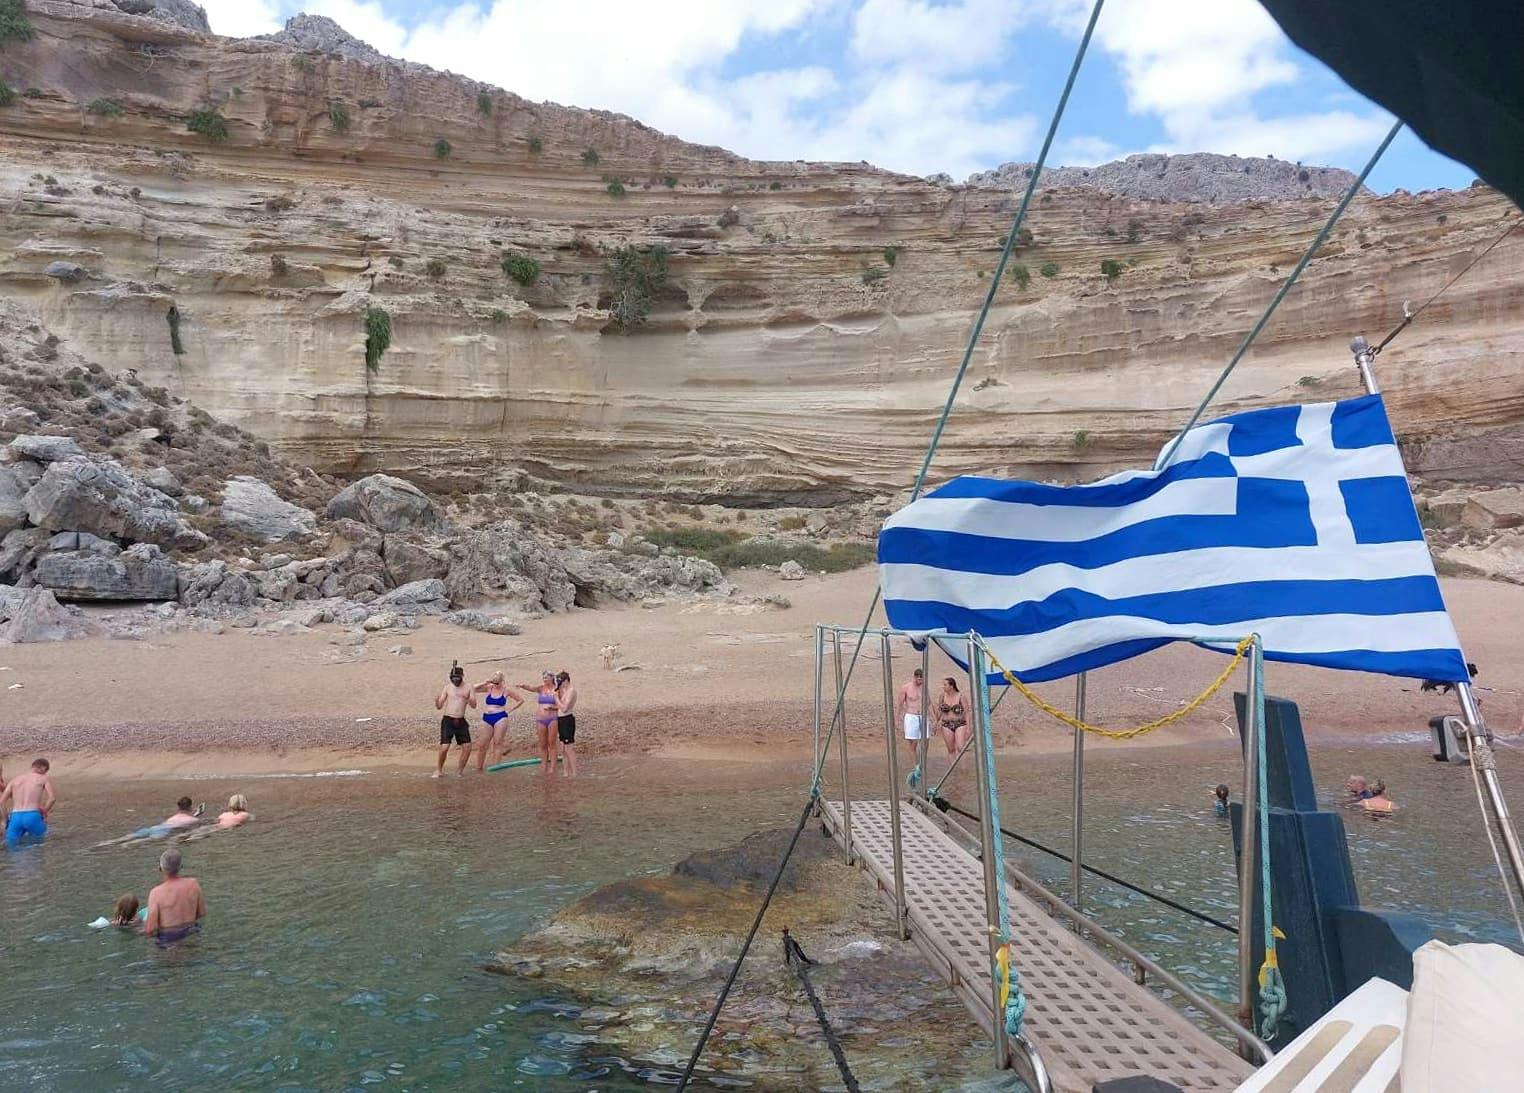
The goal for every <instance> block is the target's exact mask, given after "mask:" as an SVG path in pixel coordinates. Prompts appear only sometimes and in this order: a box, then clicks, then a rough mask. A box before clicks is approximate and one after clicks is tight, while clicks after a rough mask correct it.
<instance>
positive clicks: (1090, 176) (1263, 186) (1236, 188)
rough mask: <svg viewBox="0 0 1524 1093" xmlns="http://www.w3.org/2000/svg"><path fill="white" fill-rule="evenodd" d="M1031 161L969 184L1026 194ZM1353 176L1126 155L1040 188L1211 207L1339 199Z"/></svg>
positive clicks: (1047, 173)
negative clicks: (1308, 199) (1255, 202)
mask: <svg viewBox="0 0 1524 1093" xmlns="http://www.w3.org/2000/svg"><path fill="white" fill-rule="evenodd" d="M1036 166H1037V165H1036V164H1035V163H1003V164H1001V165H1000V166H999V167H997V168H995V169H994V170H993V171H980V172H979V173H977V174H973V175H969V176H968V185H970V186H977V187H980V188H990V189H998V190H1017V191H1023V192H1024V191H1025V190H1026V187H1027V183H1028V181H1029V180H1030V179H1031V177H1032V170H1033V168H1035V167H1036ZM1354 181H1355V176H1354V175H1352V174H1350V172H1348V171H1345V170H1341V169H1340V168H1338V167H1314V166H1311V165H1308V166H1303V165H1302V164H1300V163H1287V162H1286V161H1285V160H1281V159H1273V158H1268V157H1267V158H1259V157H1255V156H1248V157H1243V156H1220V155H1216V154H1214V153H1211V152H1191V153H1187V154H1185V155H1176V156H1169V155H1162V154H1160V153H1157V152H1150V153H1145V154H1141V155H1135V156H1128V157H1127V158H1126V159H1122V160H1117V161H1115V162H1113V163H1103V164H1101V165H1100V166H1098V167H1048V168H1045V169H1044V170H1043V173H1042V177H1041V178H1040V179H1038V181H1037V188H1038V189H1039V190H1051V189H1057V188H1070V187H1073V188H1077V189H1085V190H1099V191H1101V192H1102V193H1107V194H1115V195H1116V196H1118V197H1130V198H1135V199H1137V200H1140V201H1171V202H1175V201H1182V202H1192V203H1197V202H1201V203H1206V204H1212V205H1222V204H1232V203H1237V202H1242V201H1295V200H1297V199H1298V198H1303V197H1313V196H1316V197H1325V198H1339V197H1342V196H1344V194H1345V193H1346V192H1347V191H1348V190H1349V188H1350V186H1351V185H1353V183H1354Z"/></svg>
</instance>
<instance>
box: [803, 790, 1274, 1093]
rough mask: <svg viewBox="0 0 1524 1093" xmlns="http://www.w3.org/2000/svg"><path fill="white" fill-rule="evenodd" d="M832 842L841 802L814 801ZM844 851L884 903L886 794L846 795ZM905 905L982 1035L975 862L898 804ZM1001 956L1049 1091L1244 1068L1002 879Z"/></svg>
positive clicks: (1205, 1080) (888, 853)
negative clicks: (1020, 996) (1023, 1005)
mask: <svg viewBox="0 0 1524 1093" xmlns="http://www.w3.org/2000/svg"><path fill="white" fill-rule="evenodd" d="M821 807H822V812H823V815H824V818H825V821H826V823H827V825H828V826H829V827H830V828H831V830H832V832H833V834H834V835H835V837H836V840H837V842H843V838H844V836H843V824H842V815H841V806H840V803H839V802H835V801H822V802H821ZM851 812H852V846H851V848H850V849H851V850H852V852H853V853H854V854H855V855H856V857H857V859H858V860H859V861H860V862H861V864H862V865H863V866H864V867H865V868H866V869H867V870H868V871H869V872H870V873H871V874H872V875H873V876H874V878H875V879H876V880H877V882H878V887H879V891H880V893H881V894H882V895H883V897H884V898H885V900H886V901H887V903H888V905H889V906H890V907H891V908H892V907H893V906H894V902H895V901H894V856H893V842H892V838H891V835H890V827H889V803H888V802H887V801H883V800H878V801H874V800H861V801H860V800H853V801H852V810H851ZM900 836H901V838H900V842H901V852H902V858H903V866H904V875H905V904H906V912H907V916H908V918H909V928H910V936H911V939H912V940H913V941H914V942H915V943H916V945H917V946H918V947H919V948H920V949H921V951H922V952H923V953H924V954H925V955H926V957H927V959H928V960H930V961H931V963H932V965H933V966H934V967H935V968H936V970H937V972H938V973H939V974H940V975H942V976H943V977H944V978H946V980H947V981H948V983H949V985H951V986H952V987H953V989H954V990H955V991H956V992H957V993H958V995H959V997H961V998H962V999H963V1002H964V1004H965V1005H967V1006H968V1008H969V1010H970V1012H972V1013H973V1015H974V1016H975V1018H977V1019H978V1021H979V1022H980V1023H981V1025H982V1026H983V1028H984V1029H985V1031H986V1033H989V1032H991V1031H992V1029H993V1025H992V1023H991V1010H992V1004H991V999H990V996H991V973H990V948H989V927H988V920H987V919H986V916H985V906H984V870H983V867H982V866H981V865H980V863H979V861H978V860H977V859H976V858H975V857H974V856H973V855H972V854H970V853H969V852H968V851H967V850H965V849H964V848H963V847H962V846H961V845H959V844H958V843H957V842H956V841H955V840H954V839H953V838H952V836H951V835H949V834H948V833H947V832H946V831H944V830H942V828H941V827H939V826H938V825H937V823H936V822H934V821H933V820H932V819H930V818H929V817H927V816H925V815H923V814H922V813H921V812H920V811H918V810H917V809H915V808H913V807H910V806H909V805H902V806H901V808H900ZM1006 893H1007V898H1008V899H1009V901H1010V908H1011V934H1012V943H1011V953H1012V959H1013V961H1014V963H1015V965H1016V968H1017V969H1018V970H1019V971H1020V973H1021V982H1022V986H1023V988H1024V990H1025V991H1026V995H1027V1003H1028V1005H1027V1014H1026V1022H1025V1033H1026V1036H1027V1039H1028V1040H1030V1041H1031V1042H1032V1043H1033V1045H1034V1046H1035V1047H1036V1048H1037V1049H1038V1051H1040V1052H1041V1054H1042V1058H1043V1062H1044V1063H1045V1064H1046V1065H1047V1068H1048V1071H1049V1073H1050V1075H1051V1077H1052V1080H1053V1084H1054V1086H1055V1088H1057V1089H1059V1090H1062V1091H1064V1093H1071V1091H1072V1093H1090V1089H1091V1087H1092V1085H1093V1084H1094V1083H1096V1082H1101V1081H1107V1080H1110V1079H1113V1078H1122V1077H1127V1076H1129V1075H1149V1076H1151V1077H1156V1078H1162V1079H1164V1080H1165V1081H1170V1082H1173V1083H1174V1084H1175V1085H1177V1086H1179V1087H1180V1088H1181V1089H1183V1090H1187V1091H1192V1093H1193V1091H1196V1090H1231V1089H1236V1088H1237V1087H1238V1086H1239V1084H1240V1083H1241V1082H1243V1081H1244V1080H1245V1079H1246V1078H1248V1077H1249V1075H1250V1074H1251V1073H1253V1069H1254V1068H1253V1067H1252V1066H1250V1064H1248V1063H1246V1062H1244V1061H1243V1060H1242V1059H1240V1058H1239V1057H1238V1056H1237V1055H1235V1054H1234V1053H1233V1052H1232V1051H1231V1050H1229V1049H1228V1048H1226V1047H1224V1046H1223V1045H1221V1044H1220V1043H1218V1042H1217V1041H1216V1040H1214V1039H1212V1038H1211V1037H1210V1036H1208V1035H1207V1034H1206V1033H1205V1032H1203V1031H1201V1030H1200V1029H1198V1028H1197V1027H1196V1026H1195V1025H1193V1024H1191V1023H1190V1021H1188V1020H1186V1018H1185V1017H1184V1016H1182V1015H1181V1014H1180V1013H1179V1012H1178V1011H1176V1010H1175V1009H1174V1007H1172V1006H1171V1005H1170V1004H1169V1003H1167V1002H1165V1001H1164V1000H1162V999H1160V998H1159V997H1157V996H1156V995H1154V994H1153V993H1152V992H1151V991H1149V990H1148V989H1147V988H1145V987H1142V986H1139V985H1138V984H1136V983H1134V982H1133V980H1132V979H1131V978H1130V977H1129V976H1128V975H1127V974H1126V973H1124V972H1123V971H1122V970H1121V969H1119V968H1118V967H1116V965H1114V964H1112V963H1111V961H1110V960H1108V959H1106V957H1105V956H1103V955H1102V954H1101V953H1099V952H1097V951H1095V950H1094V949H1092V948H1091V947H1090V946H1088V945H1087V944H1085V943H1084V942H1083V941H1081V940H1080V939H1079V938H1078V937H1076V936H1075V935H1074V934H1073V933H1072V932H1070V931H1069V930H1068V929H1067V928H1066V927H1065V926H1064V925H1063V924H1062V923H1060V922H1059V921H1057V920H1056V919H1054V918H1053V917H1052V916H1051V915H1049V914H1048V913H1047V912H1046V911H1044V910H1043V909H1042V908H1041V907H1039V906H1038V905H1037V903H1035V902H1034V901H1033V900H1031V899H1030V898H1028V897H1027V896H1025V895H1022V894H1021V893H1020V892H1018V891H1016V890H1015V889H1014V888H1012V887H1011V886H1010V885H1009V884H1007V885H1006Z"/></svg>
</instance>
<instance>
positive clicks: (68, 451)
mask: <svg viewBox="0 0 1524 1093" xmlns="http://www.w3.org/2000/svg"><path fill="white" fill-rule="evenodd" d="M10 452H11V458H12V459H35V460H36V461H37V462H38V463H57V462H60V461H62V460H66V459H82V458H83V457H84V454H85V450H84V449H83V448H81V447H80V446H79V445H78V444H76V443H75V442H74V438H73V437H72V436H42V435H36V436H18V437H17V438H16V439H15V440H13V441H11V444H10Z"/></svg>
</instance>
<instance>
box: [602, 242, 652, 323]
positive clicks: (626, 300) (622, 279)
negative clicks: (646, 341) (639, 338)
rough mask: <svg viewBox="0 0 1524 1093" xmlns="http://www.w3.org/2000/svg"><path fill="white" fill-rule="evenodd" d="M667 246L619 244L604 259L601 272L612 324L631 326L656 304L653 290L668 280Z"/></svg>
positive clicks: (643, 320) (646, 314)
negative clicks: (604, 280)
mask: <svg viewBox="0 0 1524 1093" xmlns="http://www.w3.org/2000/svg"><path fill="white" fill-rule="evenodd" d="M667 258H668V253H667V248H666V247H663V246H655V247H646V248H642V247H635V246H629V247H620V248H618V249H617V250H615V251H614V252H613V253H612V254H610V255H609V256H608V258H607V259H605V260H604V263H603V275H604V277H605V279H606V280H607V281H608V286H609V295H610V303H609V311H610V313H611V314H612V315H613V318H614V326H615V327H617V328H618V329H620V330H633V329H634V328H635V327H637V326H639V325H640V324H641V323H643V322H645V321H646V319H647V317H649V316H650V314H651V308H652V307H653V306H655V304H656V294H657V293H658V292H660V291H661V288H662V286H663V285H665V284H666V283H667Z"/></svg>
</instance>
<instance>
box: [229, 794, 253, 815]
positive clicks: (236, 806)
mask: <svg viewBox="0 0 1524 1093" xmlns="http://www.w3.org/2000/svg"><path fill="white" fill-rule="evenodd" d="M228 808H229V809H230V810H231V811H233V812H247V811H249V799H248V798H247V797H245V796H244V795H243V794H242V793H235V794H233V796H231V797H229V798H228Z"/></svg>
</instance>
